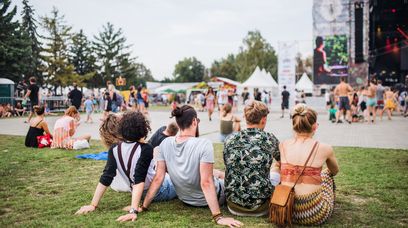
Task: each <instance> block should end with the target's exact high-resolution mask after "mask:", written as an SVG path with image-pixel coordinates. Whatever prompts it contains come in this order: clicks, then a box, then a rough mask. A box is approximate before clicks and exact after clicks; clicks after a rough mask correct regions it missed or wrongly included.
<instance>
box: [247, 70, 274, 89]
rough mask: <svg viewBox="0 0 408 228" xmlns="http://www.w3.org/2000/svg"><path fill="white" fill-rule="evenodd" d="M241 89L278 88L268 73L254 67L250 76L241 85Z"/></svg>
mask: <svg viewBox="0 0 408 228" xmlns="http://www.w3.org/2000/svg"><path fill="white" fill-rule="evenodd" d="M241 87H250V88H277V87H279V86H278V83H276V81H275V80H274V79H273V77H272V75H271V74H270V73H267V72H266V71H264V70H259V67H256V69H255V71H254V72H253V73H252V75H251V76H250V77H249V78H248V79H247V80H246V81H245V82H244V83H242V84H241Z"/></svg>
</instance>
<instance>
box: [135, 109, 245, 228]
mask: <svg viewBox="0 0 408 228" xmlns="http://www.w3.org/2000/svg"><path fill="white" fill-rule="evenodd" d="M171 115H172V116H173V117H176V122H177V125H178V126H179V128H180V134H179V135H178V136H176V137H168V138H166V139H165V140H163V142H162V143H161V144H160V150H159V155H158V159H157V170H156V172H157V173H156V176H155V177H154V179H153V181H152V185H151V187H150V189H149V191H148V192H147V194H146V198H145V200H144V202H143V205H142V207H141V208H139V211H140V212H142V211H146V209H147V208H148V207H149V205H150V203H151V202H152V199H153V196H154V195H156V192H157V191H158V189H159V188H160V185H161V184H162V182H163V180H164V178H165V174H166V171H167V172H168V174H169V175H170V178H171V180H172V181H173V184H174V187H175V189H176V193H177V196H178V198H179V199H180V200H181V201H182V202H184V203H185V204H187V205H190V206H193V207H203V206H208V207H209V208H210V210H211V213H212V216H213V219H214V221H215V223H216V224H218V225H225V226H230V227H233V226H236V227H240V226H242V225H243V224H242V223H241V222H240V221H238V220H235V219H233V218H228V217H224V216H223V215H222V213H221V210H220V206H219V205H220V204H222V203H223V202H224V183H223V180H222V179H221V177H222V173H220V174H219V176H218V177H214V175H213V172H214V171H213V166H214V148H213V145H212V143H211V141H210V140H208V139H204V138H198V135H199V133H198V132H199V131H198V124H199V122H200V119H198V117H197V112H196V111H195V110H194V108H193V107H191V106H189V105H183V106H182V107H176V108H175V109H174V110H173V111H172V114H171Z"/></svg>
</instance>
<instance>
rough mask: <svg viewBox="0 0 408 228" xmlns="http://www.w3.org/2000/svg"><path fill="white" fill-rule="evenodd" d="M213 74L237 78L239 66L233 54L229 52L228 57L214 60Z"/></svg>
mask: <svg viewBox="0 0 408 228" xmlns="http://www.w3.org/2000/svg"><path fill="white" fill-rule="evenodd" d="M210 72H211V76H217V77H225V78H229V79H232V80H236V78H237V74H238V66H237V63H236V60H235V56H234V55H233V54H229V55H228V56H227V58H225V59H224V58H223V59H221V60H220V61H216V60H215V61H214V62H213V64H212V65H211V69H210Z"/></svg>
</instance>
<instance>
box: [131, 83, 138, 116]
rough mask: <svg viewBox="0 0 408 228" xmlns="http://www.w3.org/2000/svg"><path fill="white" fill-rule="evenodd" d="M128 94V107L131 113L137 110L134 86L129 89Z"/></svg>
mask: <svg viewBox="0 0 408 228" xmlns="http://www.w3.org/2000/svg"><path fill="white" fill-rule="evenodd" d="M129 90H130V93H129V106H130V107H131V108H132V111H136V110H137V91H136V89H135V86H131V87H130V89H129Z"/></svg>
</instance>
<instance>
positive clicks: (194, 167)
mask: <svg viewBox="0 0 408 228" xmlns="http://www.w3.org/2000/svg"><path fill="white" fill-rule="evenodd" d="M157 161H165V162H166V168H167V173H168V174H169V176H170V179H171V181H172V182H173V185H174V187H175V189H176V193H177V196H178V198H179V199H180V200H181V201H183V202H184V203H187V204H189V205H193V206H207V201H206V200H205V196H204V193H203V191H202V190H201V185H200V175H199V170H200V163H202V162H204V163H211V164H214V149H213V145H212V143H211V142H210V140H208V139H203V138H201V139H200V138H193V137H192V138H189V139H188V140H187V141H184V142H181V143H176V139H175V137H169V138H167V139H165V140H164V141H163V142H162V143H161V144H160V152H159V155H158V158H157ZM214 185H215V188H216V192H217V195H218V196H220V195H221V194H222V190H223V189H222V188H223V184H222V187H221V182H220V181H219V179H218V178H214Z"/></svg>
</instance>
